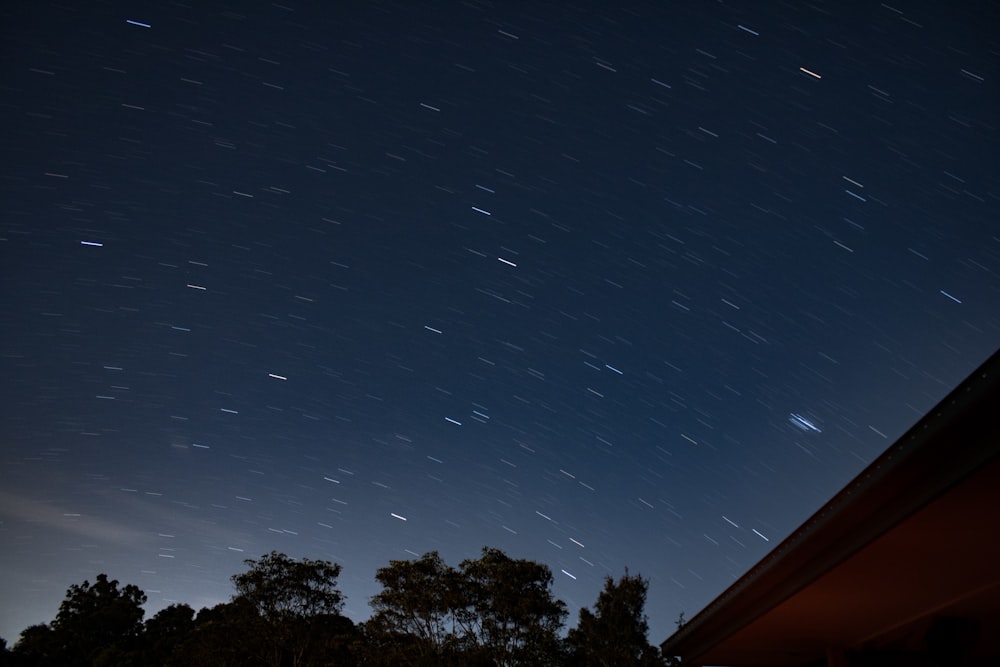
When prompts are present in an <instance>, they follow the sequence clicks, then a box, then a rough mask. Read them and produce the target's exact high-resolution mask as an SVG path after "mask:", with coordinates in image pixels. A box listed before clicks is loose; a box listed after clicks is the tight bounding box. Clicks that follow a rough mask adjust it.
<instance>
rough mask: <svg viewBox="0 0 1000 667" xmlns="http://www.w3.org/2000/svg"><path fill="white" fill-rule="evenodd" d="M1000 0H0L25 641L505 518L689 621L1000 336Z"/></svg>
mask: <svg viewBox="0 0 1000 667" xmlns="http://www.w3.org/2000/svg"><path fill="white" fill-rule="evenodd" d="M997 10H998V6H997V3H996V2H985V3H959V4H956V5H948V7H947V8H945V7H943V6H941V5H939V4H934V3H926V2H917V3H910V4H908V5H899V6H898V7H893V6H889V5H887V4H871V5H862V4H860V3H859V4H858V5H857V6H856V5H855V4H853V3H847V4H846V5H845V4H843V3H830V2H821V3H819V4H816V3H813V4H808V5H799V4H796V3H790V4H788V5H774V6H773V7H769V8H767V9H764V10H758V9H756V8H755V7H754V6H751V5H740V4H726V3H703V2H680V3H656V2H624V3H617V4H615V5H614V6H611V5H608V4H607V3H591V2H580V3H575V4H569V3H554V4H551V5H546V6H544V7H534V6H531V5H529V4H528V3H499V4H497V5H494V4H492V3H487V2H465V3H444V2H346V3H335V5H333V4H331V5H329V6H327V5H325V4H305V5H296V4H277V3H274V4H272V3H249V4H243V5H232V6H229V5H225V4H219V3H208V4H203V3H195V4H192V5H186V4H181V3H166V4H164V3H128V4H125V3H117V2H104V3H91V4H88V5H87V6H86V7H84V6H83V5H80V6H74V5H73V3H69V5H68V6H67V5H63V4H55V3H47V2H41V3H34V4H31V5H30V6H23V7H16V8H12V7H5V8H4V9H2V10H0V16H2V20H0V24H2V25H3V28H2V31H3V44H4V46H3V47H2V48H3V63H4V65H3V69H2V72H3V93H2V95H0V119H2V121H3V128H4V131H3V134H2V136H3V144H2V145H3V148H2V151H3V155H4V156H5V159H4V160H3V161H2V163H0V165H2V166H0V184H2V185H0V188H2V189H0V207H2V211H3V215H2V227H0V256H2V265H3V275H4V280H3V283H2V287H0V289H2V298H3V304H4V307H3V308H2V311H0V374H2V376H3V377H4V379H5V381H4V382H2V383H0V391H2V392H3V394H2V397H3V402H2V405H3V410H2V411H0V437H2V441H0V520H2V523H0V543H2V544H3V545H4V546H3V548H2V549H0V564H2V567H0V588H2V590H3V591H4V593H3V595H2V599H3V602H2V604H0V636H3V637H4V638H5V639H7V640H8V642H13V641H15V640H16V639H17V635H18V634H19V633H20V631H21V630H22V629H23V628H24V627H26V626H27V625H29V624H31V623H38V622H43V621H46V620H49V619H51V618H52V617H53V616H54V614H55V611H56V609H57V607H58V604H59V602H60V601H61V599H62V596H63V593H64V592H65V590H66V588H67V587H68V586H69V585H71V584H73V583H79V582H80V581H82V580H83V579H85V578H90V579H93V577H94V576H95V574H97V573H98V572H106V573H108V574H109V575H110V576H112V577H114V578H117V579H119V580H121V581H122V582H127V583H134V584H136V585H138V586H140V587H141V588H143V589H144V590H145V591H146V592H147V594H148V595H149V604H148V605H147V607H148V609H149V610H156V609H159V608H162V607H164V606H166V605H168V604H170V603H172V602H175V601H178V602H187V603H188V604H191V605H192V606H195V607H196V608H197V607H200V606H204V605H212V604H215V603H217V602H220V601H224V600H226V599H228V598H229V596H230V595H231V594H232V587H231V584H230V582H229V576H230V575H232V574H235V573H237V572H240V571H242V569H243V563H242V561H243V559H245V558H251V557H257V556H259V555H261V554H262V553H265V552H268V551H271V550H272V549H276V550H279V551H283V552H285V553H288V554H289V555H291V556H293V557H300V556H308V557H310V558H323V559H328V560H332V561H336V562H338V563H340V564H341V565H343V568H344V569H343V573H342V575H341V577H340V587H341V589H342V590H343V591H344V593H345V594H346V596H347V605H346V608H345V613H346V614H347V615H348V616H350V617H351V618H353V619H354V620H358V621H359V620H363V619H364V618H366V617H367V616H368V614H369V607H368V598H369V597H370V596H371V595H373V594H374V593H376V592H377V587H376V582H375V581H374V578H373V575H374V572H375V570H376V568H378V567H381V566H383V565H386V564H388V562H389V560H390V559H401V558H409V557H414V556H418V555H420V554H423V553H424V552H427V551H430V550H438V551H439V552H440V553H441V554H442V556H443V557H444V558H445V560H446V561H448V562H449V563H452V564H457V563H458V562H459V561H460V560H462V559H463V558H469V557H475V556H476V555H477V554H478V553H479V551H480V549H481V547H483V546H487V545H488V546H495V547H499V548H501V549H504V550H505V551H506V552H507V553H508V554H510V555H512V556H514V557H518V558H531V559H535V560H539V561H541V562H544V563H546V564H548V565H549V566H550V568H551V569H552V572H553V574H554V575H555V579H556V583H555V589H554V592H555V595H556V596H557V597H559V598H561V599H562V600H564V601H565V602H566V603H567V605H568V607H569V609H570V612H571V617H570V619H569V623H570V624H573V623H574V622H575V614H576V611H577V609H578V608H579V607H581V606H589V605H591V604H593V602H594V601H595V599H596V596H597V593H598V591H599V590H600V588H601V586H602V583H603V578H604V577H605V575H609V574H610V575H612V576H615V577H617V576H619V575H620V574H622V573H623V571H624V569H625V567H628V568H629V570H630V571H631V572H633V573H635V572H638V573H641V574H642V575H643V576H645V577H647V578H648V579H649V580H650V582H651V584H650V591H649V600H648V603H647V613H648V614H649V618H650V628H651V636H650V639H651V640H652V641H654V642H658V641H660V640H662V639H663V638H665V637H666V636H667V635H668V634H669V632H670V631H671V630H672V629H673V621H674V620H675V619H676V618H677V615H678V614H679V613H680V612H681V611H683V612H685V614H686V616H688V617H691V616H693V615H694V614H695V613H696V612H697V611H698V610H700V609H701V608H702V607H703V606H704V605H705V604H707V603H708V602H710V601H711V600H712V599H713V598H714V597H715V596H716V595H718V594H719V593H721V592H722V591H723V590H724V589H725V587H726V586H728V585H729V584H730V583H731V582H732V581H734V580H735V579H736V578H737V577H739V576H740V575H741V574H742V573H744V572H745V571H746V570H747V569H748V568H749V567H751V566H752V565H753V564H754V563H756V562H757V561H758V560H759V559H760V558H761V557H762V556H763V555H764V554H766V553H767V552H768V551H769V550H770V549H771V548H773V547H774V546H775V545H776V544H777V543H779V542H780V541H781V539H783V538H784V537H785V536H787V535H788V534H789V533H790V532H791V531H792V530H793V529H794V528H796V527H797V526H798V525H799V523H801V522H802V521H803V520H804V519H806V518H807V517H808V516H809V515H810V514H811V513H812V512H813V511H815V510H816V509H817V508H818V507H819V506H820V505H821V504H822V503H823V502H825V501H826V500H827V499H828V498H829V497H830V496H831V495H832V494H833V493H835V492H836V491H837V490H839V489H840V488H841V487H842V486H843V485H844V484H845V483H846V482H847V481H849V480H850V479H851V477H852V476H853V475H855V474H856V473H857V472H858V471H860V470H861V469H862V468H863V467H864V466H865V465H866V464H867V463H868V462H869V461H871V460H872V459H873V458H874V457H876V456H877V455H878V454H880V453H881V452H882V451H883V450H884V449H885V448H886V447H887V446H888V445H889V444H891V443H892V441H893V440H894V439H895V438H896V437H898V436H899V435H900V434H901V433H902V432H903V431H904V430H905V429H906V428H908V427H909V426H910V425H911V424H912V423H913V422H915V421H916V420H917V419H918V418H919V417H920V416H922V415H923V413H924V412H926V411H927V410H928V409H930V408H931V407H932V406H933V405H934V403H935V402H936V401H937V400H938V399H940V398H941V397H942V396H944V394H945V393H947V391H949V390H950V389H951V388H952V387H953V386H954V385H955V384H956V383H957V382H959V381H960V380H961V379H963V378H964V377H965V376H966V375H967V374H968V373H969V372H970V371H971V370H972V369H973V368H975V367H976V366H977V365H978V364H979V363H981V362H982V361H983V360H984V359H985V358H986V357H987V356H988V355H989V354H991V353H992V352H993V351H994V350H995V349H996V348H997V346H998V344H1000V307H998V306H1000V275H998V271H1000V231H998V228H997V224H996V210H997V204H998V190H997V185H998V182H1000V180H998V178H997V168H996V167H997V162H996V155H997V154H998V152H1000V142H998V132H997V124H996V120H997V119H996V110H997V108H998V102H1000V98H998V87H997V84H996V73H997V72H998V71H1000V68H998V53H1000V44H998V42H997V40H996V37H995V35H994V34H993V33H992V32H991V31H989V30H988V29H987V26H988V25H990V20H989V17H991V16H992V18H993V19H994V20H995V19H996V17H997V16H1000V12H998V11H997Z"/></svg>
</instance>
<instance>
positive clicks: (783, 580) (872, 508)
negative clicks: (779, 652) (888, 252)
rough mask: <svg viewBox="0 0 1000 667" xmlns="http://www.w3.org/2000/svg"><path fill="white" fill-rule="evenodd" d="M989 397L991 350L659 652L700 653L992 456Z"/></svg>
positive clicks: (995, 429)
mask: <svg viewBox="0 0 1000 667" xmlns="http://www.w3.org/2000/svg"><path fill="white" fill-rule="evenodd" d="M998 395H1000V351H997V352H994V354H993V355H992V356H991V357H990V358H989V359H987V360H986V361H985V362H984V363H983V364H982V365H981V366H980V367H979V368H977V369H976V370H975V371H974V372H973V373H972V374H970V375H969V377H967V378H966V379H965V380H964V381H963V382H961V383H960V384H959V385H958V386H957V387H956V388H955V389H954V390H953V391H951V392H950V393H949V394H948V395H947V396H946V397H945V398H944V399H943V400H941V401H940V402H939V403H938V404H937V405H936V406H935V407H934V408H933V409H932V410H930V411H929V412H928V413H927V414H926V415H925V416H924V417H923V418H921V419H920V420H919V421H918V422H917V423H916V424H914V425H913V426H912V427H911V428H910V429H909V430H907V431H906V432H905V433H904V434H903V435H902V436H901V437H900V438H899V439H898V440H897V441H896V442H895V443H893V444H892V445H891V446H890V447H889V448H888V449H887V450H886V451H885V452H883V453H882V455H881V456H879V457H878V458H876V459H875V460H874V461H872V463H871V464H870V465H868V467H866V468H865V469H864V470H862V471H861V473H859V474H858V475H857V476H856V477H855V478H854V479H853V480H852V481H851V482H849V483H848V484H847V486H845V487H844V488H843V489H842V490H841V491H840V492H839V493H837V494H836V495H835V496H834V497H833V498H832V499H830V501H829V502H827V503H826V504H825V505H823V506H822V507H821V508H820V509H819V510H817V511H816V512H815V513H814V514H813V515H812V516H811V517H810V518H809V519H807V520H806V521H805V522H804V523H803V524H802V525H801V526H799V528H797V529H796V530H795V531H794V532H793V533H792V534H791V535H790V536H788V537H787V538H786V539H785V540H783V541H782V542H781V543H780V544H778V545H777V546H776V547H775V548H774V549H773V550H772V551H770V552H769V553H768V554H767V555H766V556H764V557H763V558H762V559H761V560H760V561H759V562H758V563H757V564H756V565H754V566H753V567H752V568H750V570H749V571H748V572H747V573H746V574H744V575H743V576H742V577H740V578H739V579H738V580H737V581H736V582H734V583H733V584H732V585H731V586H729V588H727V589H726V590H725V591H724V592H723V593H722V594H721V595H719V596H718V597H717V598H715V600H713V601H712V602H710V603H709V604H708V605H707V606H706V607H705V608H704V609H703V610H701V611H700V612H699V613H698V614H696V615H695V616H694V617H693V618H691V619H690V620H689V621H688V622H686V623H685V624H684V625H683V626H682V627H680V628H678V630H677V631H676V632H675V633H674V634H672V635H671V636H670V637H668V638H667V639H666V640H665V641H664V642H663V643H662V644H661V648H662V650H663V652H664V654H665V655H679V656H682V657H685V658H688V659H690V658H696V657H698V656H700V655H702V654H704V653H705V652H707V651H708V650H709V649H711V648H712V647H713V646H715V645H716V644H718V643H719V642H720V641H722V640H723V639H725V638H726V637H729V636H731V635H732V634H733V633H735V632H737V631H738V630H740V629H741V628H743V627H744V626H746V625H748V624H749V623H751V622H752V621H753V620H754V619H756V618H758V617H759V616H761V615H763V614H765V613H766V612H767V611H769V610H770V609H773V608H774V607H776V606H777V605H778V604H780V603H781V602H783V601H784V600H786V599H788V598H789V597H790V596H792V595H793V594H794V593H796V592H798V591H799V590H801V589H802V588H804V587H805V586H807V585H808V584H809V583H811V582H812V581H815V580H816V579H818V578H819V577H820V576H821V575H822V574H824V573H825V572H827V571H828V570H830V569H831V568H833V567H835V566H836V565H838V564H839V563H841V562H843V561H844V560H846V559H847V558H848V557H850V556H851V555H852V554H854V553H856V552H857V551H859V550H860V549H861V548H863V547H864V546H866V545H867V544H869V543H871V542H872V541H873V540H874V539H876V538H877V537H878V536H879V535H881V534H882V533H884V532H885V531H886V530H888V529H890V528H892V527H893V526H895V525H897V524H898V523H900V522H901V521H903V520H904V519H905V518H906V517H908V516H910V515H911V514H913V513H914V512H916V511H917V510H918V509H920V508H921V507H923V506H924V505H926V504H927V503H929V502H930V501H932V500H933V499H934V498H936V497H938V496H939V495H941V494H942V493H944V492H945V491H946V490H947V489H949V488H950V487H951V486H953V485H954V484H956V483H958V482H959V481H961V480H962V479H964V478H965V477H967V476H968V475H970V474H971V473H972V472H974V471H975V470H976V469H978V468H980V467H982V466H983V465H985V464H986V463H988V462H989V461H990V460H992V459H994V458H997V457H998V456H1000V405H998V404H997V403H996V402H995V399H996V396H998ZM991 396H992V397H993V398H994V402H992V403H991V402H990V400H989V399H990V397H991ZM994 413H995V414H994ZM989 438H992V440H991V441H990V442H988V443H987V442H986V441H987V439H989ZM942 443H947V456H943V454H944V453H945V452H944V447H945V445H943V444H942ZM984 444H985V446H983V445H984Z"/></svg>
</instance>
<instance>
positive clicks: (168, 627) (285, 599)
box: [0, 548, 663, 667]
mask: <svg viewBox="0 0 1000 667" xmlns="http://www.w3.org/2000/svg"><path fill="white" fill-rule="evenodd" d="M245 563H246V565H247V570H246V571H244V572H242V573H239V574H236V575H234V576H233V577H232V582H233V585H234V589H235V592H234V594H233V597H232V599H231V600H230V601H229V602H225V603H222V604H218V605H216V606H214V607H211V608H206V609H202V610H201V611H199V612H197V614H196V613H195V611H194V609H192V608H191V607H189V606H188V605H185V604H173V605H170V606H169V607H166V608H165V609H162V610H160V611H159V612H157V613H156V614H155V615H153V616H152V617H151V618H149V619H148V620H146V621H145V623H143V615H144V612H143V608H142V605H143V604H144V603H145V602H146V595H145V593H144V592H143V591H142V590H140V589H139V588H138V587H136V586H134V585H131V584H130V585H126V586H124V587H122V586H120V585H119V583H118V581H116V580H111V579H109V578H108V576H107V575H106V574H99V575H98V576H97V578H96V579H95V580H94V583H93V584H91V583H90V582H89V581H84V582H83V583H82V584H74V585H72V586H70V588H69V589H68V590H67V592H66V598H65V599H64V600H63V602H62V604H61V605H60V607H59V611H58V613H57V615H56V618H55V619H54V620H53V621H52V622H51V623H49V624H40V625H34V626H31V627H29V628H27V629H25V630H24V632H22V633H21V637H20V639H19V641H18V642H17V643H16V644H15V645H14V646H13V648H12V650H9V651H8V650H6V649H5V648H4V644H0V665H3V664H12V665H19V666H24V667H49V666H52V667H56V666H58V667H67V666H68V667H77V666H80V667H84V666H86V667H99V666H100V667H103V666H110V665H115V666H116V667H131V666H135V667H140V666H146V665H156V666H162V667H174V666H178V667H179V666H180V665H190V666H192V667H199V666H201V665H206V666H207V665H212V666H213V667H214V666H221V667H237V666H238V667H265V666H267V667H320V666H323V667H326V666H329V665H371V666H378V665H386V666H388V665H394V666H395V665H411V666H414V667H416V666H421V667H422V666H425V665H426V666H428V667H430V666H432V665H433V666H434V667H447V666H449V665H452V666H456V667H457V666H459V665H462V666H465V667H475V666H477V665H481V666H483V667H487V666H490V667H513V666H516V665H517V666H519V665H532V666H534V665H553V666H556V665H559V666H562V665H565V666H567V667H568V666H570V665H574V666H576V665H644V666H652V665H660V664H663V663H662V662H658V661H657V660H659V652H658V651H657V650H656V649H655V648H654V647H651V646H649V644H648V643H647V641H646V630H647V624H646V619H645V616H644V615H643V613H642V610H643V605H644V604H645V599H646V591H647V588H648V582H647V581H646V580H645V579H643V578H642V577H640V576H630V575H629V574H628V572H627V571H626V573H625V576H624V577H622V578H621V579H619V580H618V581H617V582H615V581H613V580H612V579H611V578H608V579H607V581H606V582H605V588H604V590H603V591H602V593H601V594H600V596H599V598H598V600H597V602H596V604H595V605H594V611H593V612H592V611H590V610H589V609H581V610H580V622H579V625H578V627H577V628H574V629H572V630H570V632H569V634H568V636H567V637H566V638H565V639H563V638H561V637H560V632H561V630H562V627H563V623H564V620H565V617H566V605H565V604H564V603H563V602H562V601H561V600H558V599H555V598H554V597H553V595H552V590H551V588H552V573H551V571H550V570H549V568H548V567H547V566H545V565H543V564H541V563H537V562H533V561H530V560H523V559H516V558H511V557H510V556H508V555H507V554H505V553H504V552H503V551H501V550H499V549H493V548H484V549H483V550H482V552H481V554H480V556H479V557H478V558H470V559H467V560H464V561H462V562H461V563H459V564H458V566H451V565H448V564H447V563H445V562H444V560H443V559H442V558H441V556H440V555H439V554H438V553H437V552H433V551H432V552H429V553H426V554H424V555H423V556H421V557H419V558H416V559H413V560H394V561H390V563H389V565H388V566H386V567H383V568H381V569H379V570H378V572H377V573H376V575H375V578H376V580H377V581H378V583H379V584H381V586H382V590H381V591H380V592H379V593H377V594H376V595H374V596H373V597H372V599H371V601H370V603H371V607H372V611H373V615H372V617H371V618H370V619H369V620H368V621H366V622H364V623H363V624H361V625H360V626H355V624H354V623H353V622H352V621H351V620H349V619H347V618H345V617H344V616H342V615H341V611H342V609H343V605H344V596H343V594H342V593H341V592H340V590H339V589H338V588H337V577H338V576H339V575H340V572H341V568H340V565H338V564H336V563H331V562H329V561H324V560H311V559H308V558H301V559H297V560H296V559H293V558H291V557H289V556H287V555H285V554H283V553H278V552H271V553H269V554H264V555H263V556H261V557H260V558H257V559H249V560H247V561H245ZM0 642H2V640H0Z"/></svg>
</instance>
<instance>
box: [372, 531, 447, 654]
mask: <svg viewBox="0 0 1000 667" xmlns="http://www.w3.org/2000/svg"><path fill="white" fill-rule="evenodd" d="M375 579H376V580H378V582H379V583H380V584H382V592H381V593H379V594H377V595H375V596H374V597H372V599H371V607H372V609H373V610H374V611H375V614H374V615H373V616H372V618H371V619H370V620H369V621H368V622H367V623H366V624H365V626H366V632H367V635H368V637H369V638H370V639H371V641H372V642H374V643H376V644H377V645H378V646H379V647H380V649H381V652H383V653H385V652H387V651H390V650H391V651H392V652H393V653H394V654H397V653H398V656H397V658H396V659H397V660H398V661H399V662H398V663H397V664H409V665H419V664H440V662H442V661H444V660H445V656H446V653H448V652H449V651H451V650H453V649H454V648H455V645H456V642H457V637H458V636H459V635H460V632H459V628H458V620H457V618H456V613H457V611H458V610H460V609H462V608H464V606H465V604H464V601H463V597H462V596H463V590H462V585H461V584H462V582H461V581H460V579H459V576H458V573H457V572H456V571H455V569H454V568H452V567H450V566H449V565H447V564H446V563H445V562H444V561H443V560H441V556H439V555H438V553H437V552H436V551H432V552H430V553H426V554H424V555H423V556H422V557H420V558H419V559H417V560H393V561H390V562H389V565H388V567H383V568H380V569H379V570H378V571H377V572H376V573H375Z"/></svg>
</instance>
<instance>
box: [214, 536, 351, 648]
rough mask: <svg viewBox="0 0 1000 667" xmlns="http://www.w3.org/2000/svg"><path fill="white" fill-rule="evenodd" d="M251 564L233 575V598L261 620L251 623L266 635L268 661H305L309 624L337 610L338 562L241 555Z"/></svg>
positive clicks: (339, 599)
mask: <svg viewBox="0 0 1000 667" xmlns="http://www.w3.org/2000/svg"><path fill="white" fill-rule="evenodd" d="M244 562H245V563H246V564H247V565H248V566H250V569H249V570H247V571H246V572H243V573H242V574H237V575H234V576H233V578H232V580H233V583H234V584H235V585H236V595H235V596H234V601H236V600H245V601H246V602H248V603H249V604H250V606H251V607H252V608H253V609H255V610H256V612H257V617H258V619H259V621H260V623H259V624H258V627H257V628H255V630H256V632H257V633H259V635H260V637H261V638H263V639H264V640H265V642H264V644H265V650H266V655H265V656H263V657H264V658H265V661H266V662H267V664H269V665H273V666H274V667H280V666H281V665H282V664H283V663H284V662H285V661H286V660H288V661H289V662H290V664H291V665H292V667H299V666H301V665H304V664H306V663H307V660H306V658H307V655H308V653H309V651H310V648H311V645H312V644H313V643H314V642H313V639H314V635H316V634H317V633H316V632H315V630H314V626H315V625H316V624H317V622H319V621H320V620H321V619H325V618H326V617H328V616H339V615H340V610H341V609H342V608H343V606H344V596H343V594H342V593H341V592H340V590H339V589H338V588H337V577H338V576H339V575H340V565H338V564H336V563H331V562H329V561H325V560H311V559H308V558H302V559H300V560H294V559H292V558H289V557H288V556H286V555H285V554H283V553H278V552H277V551H272V552H271V553H269V554H265V555H264V556H261V557H260V558H259V559H256V560H255V559H248V560H246V561H244Z"/></svg>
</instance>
